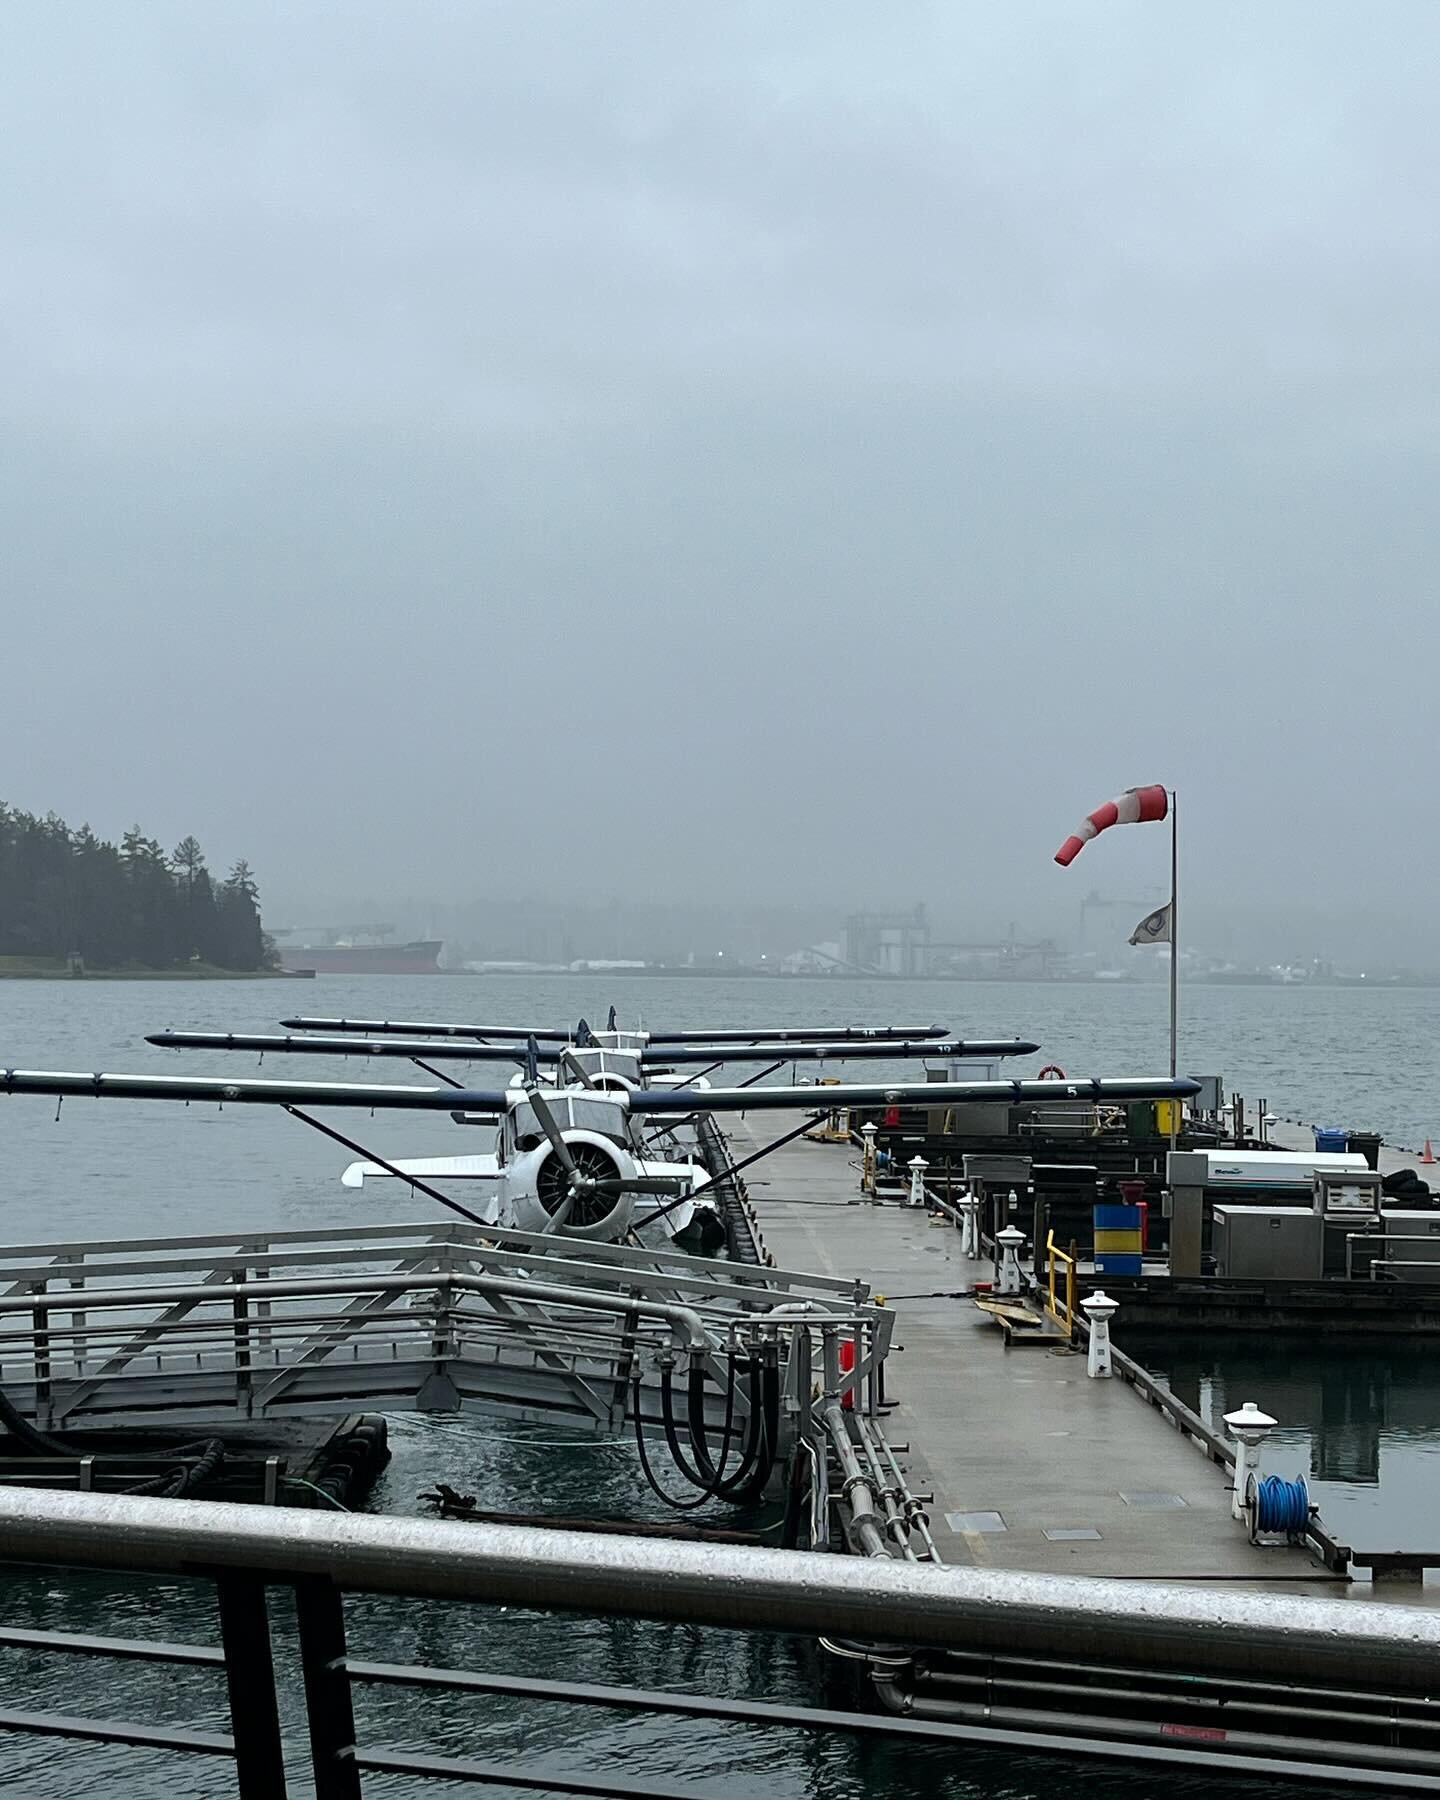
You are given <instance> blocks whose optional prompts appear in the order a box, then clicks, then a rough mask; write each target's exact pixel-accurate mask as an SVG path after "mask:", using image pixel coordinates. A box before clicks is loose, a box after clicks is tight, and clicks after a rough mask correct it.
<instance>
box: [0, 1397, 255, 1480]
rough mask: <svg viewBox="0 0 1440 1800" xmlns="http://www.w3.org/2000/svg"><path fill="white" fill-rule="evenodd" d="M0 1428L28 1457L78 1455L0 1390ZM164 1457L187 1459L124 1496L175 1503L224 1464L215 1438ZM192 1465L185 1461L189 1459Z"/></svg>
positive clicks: (220, 1444)
mask: <svg viewBox="0 0 1440 1800" xmlns="http://www.w3.org/2000/svg"><path fill="white" fill-rule="evenodd" d="M0 1425H3V1426H4V1427H5V1430H6V1432H7V1433H8V1434H9V1435H10V1436H11V1437H12V1438H14V1439H15V1441H16V1443H17V1444H20V1445H22V1446H23V1448H24V1450H25V1452H26V1454H27V1455H29V1456H63V1457H67V1458H73V1457H75V1456H77V1455H78V1454H79V1453H78V1452H77V1451H76V1450H75V1449H74V1448H73V1446H71V1445H70V1444H67V1443H65V1442H64V1441H63V1440H62V1439H60V1438H57V1437H52V1436H51V1435H50V1433H49V1432H48V1431H42V1430H41V1429H40V1427H39V1426H38V1425H33V1424H32V1423H31V1422H30V1420H29V1419H27V1418H26V1417H25V1415H24V1413H22V1412H21V1411H20V1410H19V1409H18V1408H17V1407H16V1405H15V1403H14V1401H13V1400H12V1399H11V1398H10V1396H9V1395H8V1394H7V1393H6V1392H5V1390H4V1388H0ZM166 1456H167V1457H173V1458H179V1457H184V1458H186V1459H187V1461H186V1462H185V1463H182V1464H181V1466H180V1467H179V1468H173V1469H166V1470H165V1471H164V1473H163V1474H160V1475H152V1476H151V1477H150V1479H149V1480H148V1481H142V1482H139V1483H138V1484H137V1485H135V1486H134V1487H128V1488H123V1489H122V1490H121V1492H122V1493H126V1494H160V1495H162V1496H163V1497H164V1498H166V1499H178V1498H179V1496H180V1495H182V1494H188V1493H190V1492H191V1491H192V1490H193V1489H195V1488H197V1487H199V1485H200V1484H201V1482H203V1481H208V1480H209V1478H210V1477H211V1476H212V1475H213V1474H214V1473H215V1471H216V1469H218V1468H219V1467H220V1464H221V1463H222V1462H223V1461H224V1460H225V1445H224V1444H223V1442H222V1441H221V1440H220V1439H219V1438H197V1439H196V1440H195V1442H194V1443H190V1444H176V1445H175V1447H174V1448H173V1449H172V1450H169V1451H167V1452H166ZM192 1458H193V1461H191V1460H189V1459H192Z"/></svg>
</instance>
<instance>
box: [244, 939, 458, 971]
mask: <svg viewBox="0 0 1440 1800" xmlns="http://www.w3.org/2000/svg"><path fill="white" fill-rule="evenodd" d="M443 947H444V946H443V945H442V944H441V943H440V942H439V941H438V940H436V941H435V942H433V943H432V942H429V941H428V940H427V941H426V942H423V943H414V944H281V945H280V946H279V949H280V966H281V968H283V969H314V971H315V973H316V974H317V975H438V974H440V973H441V969H440V952H441V950H442V948H443Z"/></svg>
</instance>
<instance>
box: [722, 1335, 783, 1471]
mask: <svg viewBox="0 0 1440 1800" xmlns="http://www.w3.org/2000/svg"><path fill="white" fill-rule="evenodd" d="M759 1386H760V1395H759V1404H758V1406H757V1405H756V1395H755V1392H754V1389H753V1388H752V1390H751V1418H752V1419H755V1418H756V1417H757V1416H758V1420H759V1430H758V1432H756V1433H754V1434H753V1436H752V1443H753V1444H754V1453H753V1456H752V1457H747V1459H746V1461H745V1462H744V1463H742V1465H741V1468H740V1469H739V1470H738V1471H737V1472H736V1474H735V1475H734V1476H733V1477H732V1479H731V1480H730V1481H727V1482H725V1483H724V1484H723V1485H722V1487H721V1488H720V1490H719V1494H720V1498H721V1499H724V1500H734V1501H737V1502H738V1503H740V1504H741V1505H747V1504H751V1503H753V1502H754V1501H757V1500H759V1499H761V1498H762V1496H763V1495H764V1492H765V1487H766V1483H767V1482H768V1481H769V1479H770V1475H771V1472H772V1470H773V1469H774V1467H775V1455H776V1451H777V1449H778V1447H779V1443H780V1369H779V1365H778V1364H777V1362H776V1360H775V1358H774V1356H773V1355H770V1356H767V1357H765V1358H764V1359H763V1361H761V1363H760V1382H759Z"/></svg>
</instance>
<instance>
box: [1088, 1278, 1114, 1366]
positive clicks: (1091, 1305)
mask: <svg viewBox="0 0 1440 1800" xmlns="http://www.w3.org/2000/svg"><path fill="white" fill-rule="evenodd" d="M1080 1305H1081V1307H1082V1309H1083V1310H1084V1313H1085V1317H1086V1318H1087V1319H1089V1321H1090V1348H1089V1350H1088V1351H1087V1352H1086V1356H1085V1373H1086V1374H1087V1375H1088V1376H1089V1377H1090V1378H1091V1380H1092V1381H1096V1380H1103V1379H1104V1378H1105V1377H1106V1376H1108V1375H1113V1374H1114V1373H1115V1371H1114V1369H1113V1368H1112V1367H1111V1365H1110V1321H1111V1320H1112V1319H1113V1318H1114V1317H1115V1315H1116V1313H1117V1312H1119V1310H1120V1302H1119V1301H1118V1300H1112V1299H1111V1297H1110V1295H1109V1294H1107V1293H1105V1292H1104V1291H1103V1290H1102V1289H1100V1288H1096V1290H1095V1292H1094V1293H1093V1294H1091V1295H1090V1296H1089V1297H1088V1299H1085V1300H1082V1301H1081V1302H1080Z"/></svg>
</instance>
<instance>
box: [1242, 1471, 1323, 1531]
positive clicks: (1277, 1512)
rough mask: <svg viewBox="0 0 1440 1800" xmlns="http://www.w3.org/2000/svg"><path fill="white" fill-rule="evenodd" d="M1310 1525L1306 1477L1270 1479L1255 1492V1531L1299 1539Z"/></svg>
mask: <svg viewBox="0 0 1440 1800" xmlns="http://www.w3.org/2000/svg"><path fill="white" fill-rule="evenodd" d="M1309 1523H1310V1491H1309V1489H1308V1488H1307V1487H1306V1486H1305V1477H1304V1476H1303V1475H1297V1476H1296V1477H1295V1479H1294V1480H1293V1481H1287V1480H1286V1479H1285V1477H1284V1476H1283V1475H1267V1476H1266V1477H1265V1479H1264V1480H1263V1481H1262V1482H1260V1483H1258V1484H1257V1486H1256V1488H1255V1529H1256V1531H1274V1532H1280V1531H1283V1532H1284V1533H1285V1534H1286V1536H1287V1537H1294V1536H1297V1535H1298V1534H1299V1533H1300V1532H1302V1531H1304V1529H1305V1527H1306V1526H1307V1525H1308V1524H1309Z"/></svg>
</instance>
